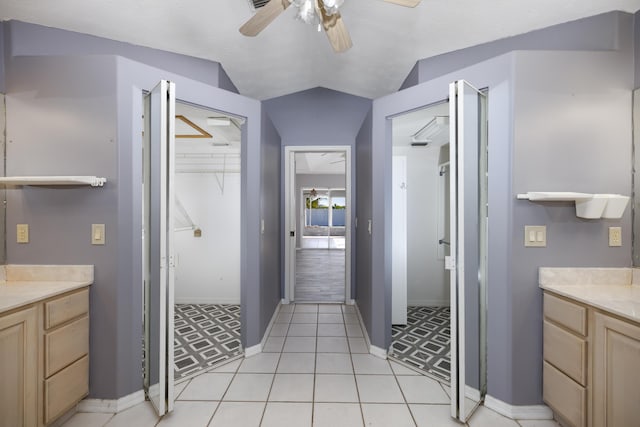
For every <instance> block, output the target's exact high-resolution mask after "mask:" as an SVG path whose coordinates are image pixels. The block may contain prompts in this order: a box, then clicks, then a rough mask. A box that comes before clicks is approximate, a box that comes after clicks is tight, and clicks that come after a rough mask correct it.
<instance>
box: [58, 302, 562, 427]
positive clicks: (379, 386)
mask: <svg viewBox="0 0 640 427" xmlns="http://www.w3.org/2000/svg"><path fill="white" fill-rule="evenodd" d="M447 392H448V387H447V386H445V385H442V384H440V383H439V382H437V381H435V380H433V379H431V378H428V377H426V376H423V375H421V374H419V373H418V372H416V371H413V370H411V369H408V368H405V367H403V366H402V365H400V364H397V363H395V362H390V361H388V360H383V359H380V358H377V357H375V356H372V355H370V354H368V352H367V347H366V344H365V339H364V337H363V332H362V329H361V328H360V324H359V320H358V315H357V314H356V311H355V308H354V307H353V306H345V305H338V304H325V305H323V304H320V305H317V304H298V305H293V304H292V305H284V306H282V307H281V309H280V313H279V314H278V316H277V318H276V322H275V323H274V325H273V327H272V329H271V331H270V335H269V338H268V339H267V341H266V345H265V348H264V350H263V353H260V354H258V355H256V356H253V357H249V358H246V359H244V360H237V361H234V362H230V363H228V364H226V365H224V366H222V367H219V368H217V369H213V370H211V371H209V372H207V373H205V374H202V375H200V376H198V377H195V378H193V379H191V380H188V381H184V382H182V383H180V384H177V385H176V396H177V398H176V403H175V409H174V411H173V413H171V414H169V415H168V416H166V417H164V418H163V419H162V420H160V421H158V419H157V417H156V416H155V414H154V412H153V409H152V408H151V406H150V404H149V402H144V403H141V404H138V405H137V406H134V407H133V408H130V409H128V410H126V411H123V412H121V413H119V414H117V415H115V416H114V415H112V414H97V413H77V414H75V415H74V416H73V417H72V418H71V419H70V420H69V421H68V422H67V423H66V424H64V426H65V427H93V426H96V427H97V426H109V427H115V426H132V425H135V426H137V427H152V426H156V425H157V426H158V427H165V426H190V427H206V426H211V427H213V426H222V427H224V426H238V427H250V426H264V427H266V426H278V427H287V426H292V427H300V426H311V425H313V426H330V427H339V426H345V427H354V426H363V425H366V426H381V427H391V426H393V427H403V426H419V427H420V426H437V427H446V426H452V427H456V426H461V425H462V424H458V423H456V422H455V421H453V420H452V419H451V418H450V417H449V397H448V394H447ZM467 425H468V426H470V427H483V426H486V427H557V426H558V425H557V424H556V423H555V422H553V421H551V420H546V421H533V420H529V421H518V422H516V421H513V420H509V419H507V418H504V417H502V416H501V415H498V414H497V413H495V412H493V411H491V410H489V409H486V408H484V407H481V408H480V409H479V410H478V412H477V413H476V415H475V416H474V418H473V419H472V420H471V422H470V423H468V424H467Z"/></svg>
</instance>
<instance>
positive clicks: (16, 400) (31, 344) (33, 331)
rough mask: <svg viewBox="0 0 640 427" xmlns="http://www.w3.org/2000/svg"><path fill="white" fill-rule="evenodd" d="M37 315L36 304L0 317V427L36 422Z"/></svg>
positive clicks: (28, 424)
mask: <svg viewBox="0 0 640 427" xmlns="http://www.w3.org/2000/svg"><path fill="white" fill-rule="evenodd" d="M37 318H38V317H37V311H36V308H35V307H32V308H28V309H25V310H22V311H19V312H17V313H13V314H9V315H6V316H1V317H0V379H1V380H0V414H2V415H1V416H0V427H14V426H25V427H30V426H35V425H37V414H38V397H37V393H38V329H37Z"/></svg>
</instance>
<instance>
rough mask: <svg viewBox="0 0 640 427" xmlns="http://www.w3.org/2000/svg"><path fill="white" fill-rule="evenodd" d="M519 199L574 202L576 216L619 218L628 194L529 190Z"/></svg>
mask: <svg viewBox="0 0 640 427" xmlns="http://www.w3.org/2000/svg"><path fill="white" fill-rule="evenodd" d="M517 198H518V199H519V200H529V201H530V202H575V204H576V216H577V217H578V218H587V219H598V218H607V219H619V218H621V217H622V214H623V213H624V210H625V208H626V207H627V203H628V202H629V196H623V195H621V194H591V193H572V192H566V191H530V192H528V193H521V194H518V195H517Z"/></svg>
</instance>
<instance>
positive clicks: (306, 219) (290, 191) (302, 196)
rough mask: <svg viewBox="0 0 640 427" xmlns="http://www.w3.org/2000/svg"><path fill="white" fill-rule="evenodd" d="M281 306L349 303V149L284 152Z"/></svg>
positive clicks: (289, 149) (297, 149)
mask: <svg viewBox="0 0 640 427" xmlns="http://www.w3.org/2000/svg"><path fill="white" fill-rule="evenodd" d="M285 193H286V194H285V223H286V224H287V227H288V230H287V232H288V236H287V237H286V240H285V253H286V254H287V255H286V257H285V301H291V302H293V301H295V302H298V303H301V302H307V303H344V302H349V301H350V294H351V292H350V286H351V285H350V283H351V281H350V271H351V269H350V264H351V262H350V259H351V250H350V229H351V227H350V218H351V152H350V147H343V146H338V147H335V146H333V147H328V146H326V147H286V148H285Z"/></svg>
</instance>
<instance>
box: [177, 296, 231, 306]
mask: <svg viewBox="0 0 640 427" xmlns="http://www.w3.org/2000/svg"><path fill="white" fill-rule="evenodd" d="M175 303H176V304H235V305H239V304H240V300H239V299H237V298H200V297H176V298H175Z"/></svg>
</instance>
